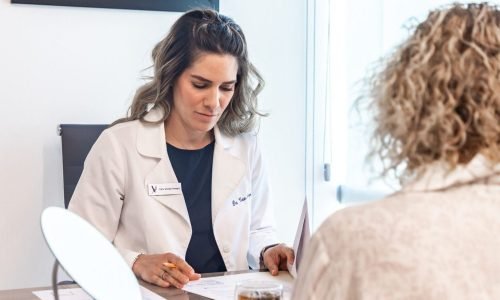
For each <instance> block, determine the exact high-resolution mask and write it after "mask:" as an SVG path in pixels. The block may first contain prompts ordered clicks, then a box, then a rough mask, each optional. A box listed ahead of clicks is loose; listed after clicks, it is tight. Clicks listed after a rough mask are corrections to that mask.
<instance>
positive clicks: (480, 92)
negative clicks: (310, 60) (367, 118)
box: [370, 3, 500, 181]
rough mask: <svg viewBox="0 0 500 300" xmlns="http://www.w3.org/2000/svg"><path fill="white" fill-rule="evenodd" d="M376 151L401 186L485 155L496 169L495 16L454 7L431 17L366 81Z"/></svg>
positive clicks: (499, 39)
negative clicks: (424, 172)
mask: <svg viewBox="0 0 500 300" xmlns="http://www.w3.org/2000/svg"><path fill="white" fill-rule="evenodd" d="M370 94H371V95H370V96H371V99H372V100H373V102H372V103H371V108H372V109H373V112H374V124H375V129H374V133H373V139H372V142H373V148H372V149H373V152H372V153H371V157H373V156H378V157H379V158H380V159H381V160H382V162H383V163H384V170H383V172H382V176H385V175H387V174H388V173H390V174H392V175H395V176H396V178H399V179H400V180H401V181H404V179H405V178H409V177H414V176H415V175H418V173H419V172H418V171H417V170H419V167H421V166H424V165H426V164H429V163H432V162H435V161H445V162H447V163H448V165H449V166H450V168H451V169H453V168H455V167H456V166H457V165H459V164H464V163H467V162H469V161H470V160H471V159H472V158H473V157H474V156H475V155H476V154H478V153H479V152H482V153H483V152H485V151H487V153H485V154H486V155H487V156H488V158H489V159H491V160H492V161H493V162H500V12H499V11H498V9H497V7H495V6H491V5H488V4H485V3H483V4H468V5H460V4H453V5H451V6H449V7H446V8H442V9H438V10H435V11H432V12H430V13H429V15H428V17H427V19H426V20H425V21H424V22H422V23H421V24H419V25H418V26H417V27H416V28H415V30H414V32H413V34H412V35H411V36H410V37H409V38H408V39H407V40H406V41H405V42H404V43H403V44H402V45H401V46H400V47H399V48H398V49H397V50H396V52H395V53H394V54H393V55H392V56H391V57H390V58H389V59H388V61H387V62H386V64H385V65H384V68H383V70H382V71H380V72H378V73H377V74H376V75H375V76H373V77H372V79H371V84H370Z"/></svg>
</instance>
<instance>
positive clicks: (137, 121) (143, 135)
mask: <svg viewBox="0 0 500 300" xmlns="http://www.w3.org/2000/svg"><path fill="white" fill-rule="evenodd" d="M153 61H154V75H153V77H152V78H151V81H150V82H148V83H146V84H145V85H144V86H142V87H141V88H139V90H138V91H137V93H136V95H135V98H134V100H133V103H132V105H131V107H130V111H129V115H128V117H127V118H124V119H121V120H118V121H117V122H115V124H114V125H113V126H111V127H110V128H108V129H107V130H105V131H104V132H103V133H102V134H101V136H100V137H99V139H98V140H97V142H96V143H95V145H94V146H93V148H92V150H91V151H90V153H89V155H88V157H87V159H86V161H85V167H84V170H83V173H82V176H81V178H80V181H79V182H78V185H77V187H76V189H75V192H74V194H73V197H72V199H71V202H70V205H69V209H70V210H72V211H74V212H76V213H78V214H79V215H81V216H82V217H84V218H85V219H87V220H88V221H90V222H91V223H92V224H94V225H95V226H96V227H97V228H98V229H99V230H100V231H101V232H102V233H103V234H104V235H105V236H106V237H107V238H108V239H109V240H110V241H112V242H113V244H114V245H115V246H116V248H117V249H118V251H119V252H120V253H121V254H122V256H123V257H124V259H125V260H126V261H127V262H128V263H129V265H130V267H131V268H132V270H133V271H134V273H135V274H136V275H137V276H138V277H140V278H141V279H143V280H145V281H148V282H151V283H154V284H157V285H159V286H163V287H167V286H175V287H179V288H181V287H182V286H183V285H184V284H186V283H187V282H188V281H190V280H196V279H198V278H199V277H200V275H199V273H205V272H216V271H226V270H227V271H234V270H244V269H248V268H249V267H250V268H254V269H255V268H260V267H267V268H268V269H269V270H270V272H271V273H272V274H277V271H278V269H286V265H287V263H289V264H290V263H292V262H293V260H294V254H293V250H292V249H291V248H289V247H287V246H285V245H284V244H279V243H278V241H277V238H276V232H275V227H274V222H273V211H272V202H271V198H270V195H269V186H268V182H267V177H266V172H265V168H264V165H263V162H262V158H261V154H260V150H259V144H258V141H257V138H256V136H255V133H252V130H253V125H254V124H255V119H256V117H258V115H259V113H258V111H257V108H256V104H257V103H256V101H257V99H256V96H257V94H258V93H259V91H260V90H261V88H262V86H263V80H262V78H261V77H260V75H259V74H258V72H257V71H256V69H255V68H254V67H253V65H252V64H251V63H250V62H249V61H248V53H247V45H246V41H245V37H244V35H243V32H242V31H241V28H240V27H239V26H238V25H237V24H236V23H234V21H233V20H232V19H230V18H228V17H226V16H223V15H221V14H218V13H217V12H215V11H212V10H194V11H190V12H188V13H186V14H184V15H183V16H181V17H180V18H179V20H178V21H177V22H176V23H175V24H174V25H173V27H172V28H171V31H170V33H169V34H168V35H167V36H166V37H165V38H164V39H163V40H162V41H160V43H158V45H156V47H155V48H154V50H153ZM251 80H254V81H255V82H256V86H255V87H252V85H251V82H252V81H251Z"/></svg>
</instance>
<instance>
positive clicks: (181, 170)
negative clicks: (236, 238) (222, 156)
mask: <svg viewBox="0 0 500 300" xmlns="http://www.w3.org/2000/svg"><path fill="white" fill-rule="evenodd" d="M214 145H215V142H212V143H210V144H209V145H207V146H205V147H204V148H202V149H197V150H184V149H179V148H176V147H174V146H172V145H170V144H168V143H167V153H168V157H169V158H170V162H171V163H172V167H173V168H174V172H175V175H176V176H177V180H179V182H180V183H181V186H182V193H183V195H184V199H185V201H186V206H187V209H188V213H189V219H190V221H191V227H192V229H193V234H192V236H191V240H190V242H189V246H188V248H187V252H186V261H187V263H188V264H190V265H191V267H193V269H194V270H195V272H197V273H208V272H225V271H226V265H225V264H224V260H223V259H222V256H221V254H220V252H219V248H218V247H217V243H216V241H215V236H214V230H213V226H212V164H213V157H214Z"/></svg>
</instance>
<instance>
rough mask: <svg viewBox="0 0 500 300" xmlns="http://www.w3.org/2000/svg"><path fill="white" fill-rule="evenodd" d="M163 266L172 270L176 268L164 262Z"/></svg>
mask: <svg viewBox="0 0 500 300" xmlns="http://www.w3.org/2000/svg"><path fill="white" fill-rule="evenodd" d="M163 265H164V266H165V267H167V268H172V269H175V268H177V266H176V265H175V264H173V263H169V262H164V263H163Z"/></svg>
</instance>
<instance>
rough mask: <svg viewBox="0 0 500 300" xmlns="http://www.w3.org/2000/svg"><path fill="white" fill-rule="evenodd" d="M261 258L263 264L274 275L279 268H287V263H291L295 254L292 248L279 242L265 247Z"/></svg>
mask: <svg viewBox="0 0 500 300" xmlns="http://www.w3.org/2000/svg"><path fill="white" fill-rule="evenodd" d="M262 258H263V262H264V266H265V267H266V268H267V269H268V270H269V272H270V273H271V275H273V276H275V275H278V271H279V270H288V265H292V264H293V262H294V260H295V254H294V252H293V249H292V248H290V247H287V245H285V244H279V245H276V246H273V247H271V248H268V249H266V251H264V253H263V254H262Z"/></svg>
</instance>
